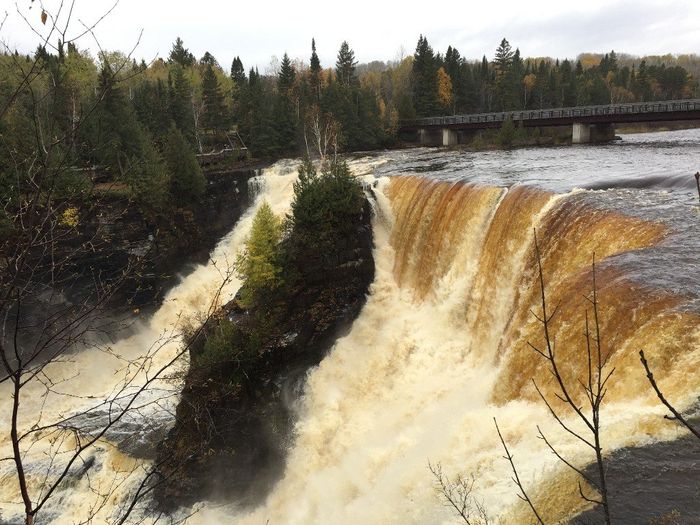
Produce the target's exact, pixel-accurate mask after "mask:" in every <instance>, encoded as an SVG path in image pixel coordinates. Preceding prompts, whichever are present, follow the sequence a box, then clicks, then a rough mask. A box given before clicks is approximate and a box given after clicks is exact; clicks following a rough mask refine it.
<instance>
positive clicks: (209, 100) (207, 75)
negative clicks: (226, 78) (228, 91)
mask: <svg viewBox="0 0 700 525" xmlns="http://www.w3.org/2000/svg"><path fill="white" fill-rule="evenodd" d="M202 102H203V105H204V110H203V112H202V119H201V125H202V127H203V128H204V129H211V130H216V131H225V130H226V129H227V128H228V119H227V118H226V105H225V102H224V95H223V94H222V93H221V88H220V86H219V80H218V79H217V78H216V73H214V68H213V67H212V66H211V65H207V67H206V69H205V70H204V75H202Z"/></svg>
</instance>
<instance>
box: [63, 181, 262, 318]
mask: <svg viewBox="0 0 700 525" xmlns="http://www.w3.org/2000/svg"><path fill="white" fill-rule="evenodd" d="M254 175H255V172H254V171H250V170H248V171H234V172H217V173H208V174H206V177H207V187H206V192H205V195H204V197H203V198H202V201H201V202H200V203H198V204H196V205H194V206H193V207H191V208H189V209H177V210H174V211H172V212H169V213H168V214H166V215H163V216H160V217H146V216H144V215H143V214H142V213H141V212H140V211H139V210H138V209H137V207H135V206H133V205H131V204H130V203H129V201H128V200H127V199H125V198H121V199H120V198H118V197H111V198H110V197H103V198H101V199H100V202H99V206H95V207H94V209H90V210H87V209H86V210H81V223H80V226H79V233H80V235H79V236H77V237H76V238H74V239H71V243H70V245H66V246H65V247H64V248H63V249H65V250H70V249H73V248H74V247H75V246H76V245H84V246H86V247H87V248H86V249H85V250H82V251H80V252H79V253H78V254H77V255H76V256H74V257H72V267H73V268H74V269H75V271H74V275H75V279H72V280H69V281H68V283H69V285H68V286H66V287H65V289H66V292H65V295H66V299H67V301H68V302H70V303H73V304H80V303H81V302H82V301H84V300H85V298H86V297H88V296H89V295H90V294H91V293H92V291H93V289H94V286H95V282H96V281H97V280H103V281H107V282H109V281H110V280H111V279H114V277H115V276H119V275H121V274H122V272H123V271H124V269H125V268H130V270H129V271H128V272H127V277H126V279H125V281H124V282H123V283H122V284H121V285H120V286H119V287H118V289H117V291H116V292H115V294H114V296H113V297H112V298H111V300H110V302H109V304H108V305H107V309H108V310H109V311H111V312H112V313H118V312H120V311H125V310H136V309H140V310H147V309H151V308H154V307H156V306H157V305H158V304H159V302H160V299H161V298H162V296H163V294H164V293H165V291H167V289H168V288H170V287H171V286H172V285H173V284H174V283H175V282H176V280H177V276H178V272H180V271H182V268H183V267H184V268H187V267H188V265H192V264H196V263H202V262H205V261H206V259H207V256H208V254H209V252H210V251H211V249H212V248H213V247H214V245H215V244H216V243H217V242H218V241H219V239H220V238H221V237H222V236H223V235H224V234H226V233H227V232H228V231H230V229H231V228H232V227H233V225H234V224H235V222H236V221H237V220H238V218H239V217H240V216H241V215H242V213H243V212H244V211H245V209H246V208H247V207H248V205H249V204H250V199H249V194H248V179H250V178H251V177H252V176H254Z"/></svg>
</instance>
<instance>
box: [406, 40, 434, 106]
mask: <svg viewBox="0 0 700 525" xmlns="http://www.w3.org/2000/svg"><path fill="white" fill-rule="evenodd" d="M438 68H439V65H438V63H437V60H436V58H435V54H434V53H433V48H432V47H430V44H428V39H427V38H425V37H424V36H423V35H421V36H420V38H419V39H418V44H417V45H416V52H415V54H414V55H413V71H412V77H413V105H414V107H415V108H416V115H417V116H419V117H426V116H430V115H435V114H437V112H438V79H437V71H438Z"/></svg>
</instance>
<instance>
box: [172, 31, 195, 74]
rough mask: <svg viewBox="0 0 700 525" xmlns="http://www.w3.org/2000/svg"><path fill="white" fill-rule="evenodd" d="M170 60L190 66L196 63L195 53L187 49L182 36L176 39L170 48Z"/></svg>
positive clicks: (183, 65)
mask: <svg viewBox="0 0 700 525" xmlns="http://www.w3.org/2000/svg"><path fill="white" fill-rule="evenodd" d="M169 60H170V62H174V63H176V64H180V65H181V66H182V67H189V66H191V65H192V64H194V55H193V54H192V53H190V52H189V50H188V49H185V45H184V43H183V42H182V39H181V38H180V37H177V38H176V39H175V43H174V44H173V48H172V49H171V50H170V57H169Z"/></svg>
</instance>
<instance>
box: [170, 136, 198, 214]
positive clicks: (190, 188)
mask: <svg viewBox="0 0 700 525" xmlns="http://www.w3.org/2000/svg"><path fill="white" fill-rule="evenodd" d="M163 156H164V157H165V163H166V165H167V167H168V172H169V174H170V194H171V196H172V199H173V201H174V202H175V204H176V205H178V206H188V205H191V204H194V203H195V202H197V201H198V200H199V199H200V198H201V197H202V195H203V194H204V188H205V186H206V180H205V178H204V175H203V174H202V170H201V168H200V167H199V164H198V163H197V158H196V157H195V155H194V152H193V151H192V148H191V147H190V145H189V144H188V143H187V141H186V140H185V137H184V136H183V134H182V133H181V132H180V130H179V129H178V128H177V127H175V126H174V125H173V126H171V127H170V130H169V131H168V135H167V137H166V141H165V147H164V150H163Z"/></svg>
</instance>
